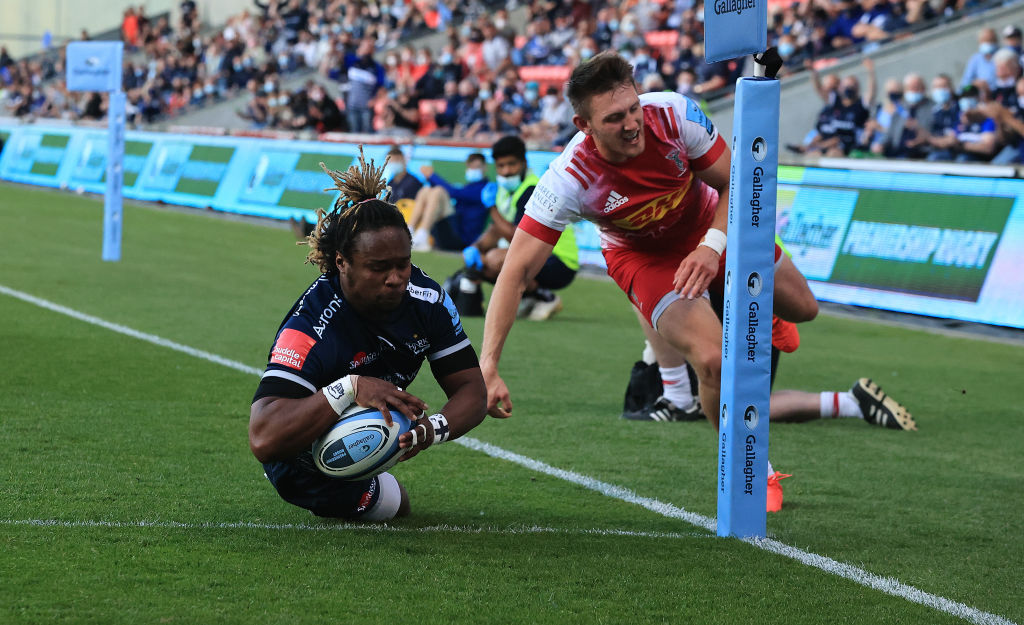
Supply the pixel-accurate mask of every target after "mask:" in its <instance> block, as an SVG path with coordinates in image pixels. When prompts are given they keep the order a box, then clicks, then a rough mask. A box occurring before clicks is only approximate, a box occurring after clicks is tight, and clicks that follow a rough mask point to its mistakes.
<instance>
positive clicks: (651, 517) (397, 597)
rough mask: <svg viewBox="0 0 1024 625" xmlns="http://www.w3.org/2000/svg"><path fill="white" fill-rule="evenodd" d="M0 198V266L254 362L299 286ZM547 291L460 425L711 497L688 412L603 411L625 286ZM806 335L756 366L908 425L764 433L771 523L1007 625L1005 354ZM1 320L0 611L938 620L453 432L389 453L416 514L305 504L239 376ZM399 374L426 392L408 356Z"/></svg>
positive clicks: (616, 402) (51, 326)
mask: <svg viewBox="0 0 1024 625" xmlns="http://www.w3.org/2000/svg"><path fill="white" fill-rule="evenodd" d="M0 197H2V198H3V199H2V200H0V285H2V286H3V287H7V288H8V289H13V290H17V291H20V292H24V293H28V294H31V295H32V296H35V297H38V298H42V299H45V300H48V301H51V302H54V303H56V304H59V305H61V306H65V307H68V308H70V309H73V310H76V311H79V312H81V313H83V314H87V315H92V316H94V317H97V318H100V319H103V320H105V321H107V322H110V323H115V324H121V325H123V326H127V327H130V328H133V329H135V330H138V331H140V332H144V333H148V334H152V335H155V336H159V337H162V338H163V339H167V340H169V341H174V342H177V343H180V344H183V345H187V346H190V347H192V348H195V349H199V350H204V351H206V352H210V353H213V354H217V355H219V356H222V357H224V358H228V359H231V360H235V361H238V362H241V363H244V364H246V365H248V366H250V367H254V368H262V367H263V365H264V364H265V359H266V355H267V350H268V348H269V346H270V341H271V340H272V339H273V336H274V332H275V330H276V328H277V326H278V323H279V322H280V320H281V317H282V316H283V315H284V314H285V312H287V310H288V307H289V306H290V305H291V303H292V302H293V301H294V299H295V298H296V297H297V296H298V295H299V294H301V293H302V292H303V290H304V289H305V288H306V286H307V285H308V283H309V282H310V281H311V280H312V279H313V278H314V270H313V269H312V268H311V267H309V266H304V265H303V262H302V261H303V255H304V252H303V248H299V247H296V246H295V244H294V240H293V238H292V235H291V233H290V232H289V231H288V230H283V229H278V228H269V227H266V226H262V225H258V224H253V223H248V222H240V221H233V220H226V219H216V218H211V217H209V216H207V215H204V214H202V212H200V211H189V212H182V211H170V210H161V209H157V208H153V207H142V206H135V205H129V206H126V210H125V218H124V250H123V260H122V261H121V262H119V263H104V262H102V261H101V260H100V247H101V234H102V203H101V202H100V201H99V200H97V199H95V198H89V197H77V196H74V195H69V194H64V193H57V192H51V191H44V190H37V189H28V188H24V187H18V186H12V185H2V186H0ZM414 262H417V263H418V264H420V265H421V266H422V267H423V268H424V269H425V270H427V271H428V273H430V274H431V275H432V276H433V277H434V278H435V279H438V280H440V279H443V278H444V276H445V275H447V274H448V273H450V272H451V271H452V270H453V269H454V267H455V263H456V261H455V259H454V258H453V257H450V256H442V255H431V254H424V255H421V254H417V255H416V256H415V258H414ZM564 300H565V305H566V309H565V311H563V313H562V314H560V315H559V316H557V317H556V318H555V319H553V320H552V321H550V322H547V323H531V322H520V323H518V324H516V326H515V328H514V329H513V333H512V335H511V337H510V339H509V344H508V348H507V350H506V353H505V356H504V359H503V373H504V375H505V378H506V380H507V381H508V383H509V385H510V387H511V389H512V393H513V400H514V401H515V402H516V404H515V416H514V417H513V418H512V419H510V420H508V421H497V420H494V419H487V420H486V421H485V422H484V424H483V425H482V426H481V427H479V428H477V430H475V431H474V432H473V433H472V434H471V436H473V437H474V438H476V439H479V440H481V441H485V442H487V443H491V444H493V445H497V446H499V447H501V448H503V449H506V450H509V451H512V452H515V453H518V454H522V455H524V456H527V457H529V458H534V459H537V460H539V461H542V462H545V463H548V464H550V465H552V466H554V467H558V468H561V469H565V470H569V471H574V472H576V473H579V474H582V475H586V476H589V477H592V478H595V479H598V480H602V481H604V482H607V483H610V484H615V485H618V486H622V487H625V488H628V489H631V490H633V491H635V492H636V493H637V494H639V495H640V496H642V497H647V498H651V499H658V500H660V501H663V502H667V503H671V504H673V505H675V506H678V507H682V508H685V509H686V510H688V511H692V512H695V513H698V514H701V515H705V516H708V517H713V516H714V514H715V498H714V496H715V453H716V451H715V445H714V438H713V436H712V434H711V428H710V426H709V425H708V424H706V423H670V424H656V423H634V422H624V421H622V420H620V419H618V413H619V411H620V409H621V402H622V392H623V390H624V386H625V382H626V380H627V376H628V372H629V369H630V367H631V365H632V363H633V361H634V360H635V359H636V358H637V357H638V356H639V353H640V349H641V347H642V341H641V337H640V333H639V330H638V328H637V326H636V322H635V319H634V318H633V315H632V313H631V312H630V310H629V308H628V305H627V302H626V300H625V298H624V297H623V296H622V295H621V294H620V293H619V292H618V291H617V289H616V288H615V286H614V285H613V284H611V283H610V282H607V281H601V280H589V279H588V280H578V281H577V282H576V283H575V284H573V285H572V286H571V287H570V288H569V289H568V290H567V291H566V292H565V293H564ZM464 321H465V325H466V327H467V331H468V332H469V334H470V336H471V338H472V339H473V340H474V343H475V344H476V345H478V346H479V342H480V337H481V333H482V323H481V321H480V320H479V319H466V320H464ZM801 333H802V336H803V345H802V346H801V348H800V350H799V351H798V352H796V353H795V354H792V355H785V356H783V361H782V365H781V369H780V374H779V379H778V383H777V386H778V388H798V389H804V390H841V389H845V388H848V387H849V385H850V384H851V383H852V382H853V381H854V380H855V379H856V378H858V377H861V376H865V375H866V376H870V377H873V378H875V379H877V380H879V381H880V382H881V384H882V385H883V386H884V387H885V388H886V390H888V391H889V392H890V393H892V395H893V396H895V397H896V398H897V399H899V400H900V401H902V402H903V403H905V404H907V405H908V406H909V407H910V409H911V411H912V412H913V414H914V416H915V418H916V419H917V421H918V424H919V427H920V431H919V432H897V431H891V430H882V429H879V428H874V427H870V426H868V425H866V424H864V423H863V422H860V421H856V420H836V421H816V422H812V423H808V424H801V425H778V426H773V427H772V430H771V449H772V452H771V455H772V462H773V464H774V465H775V466H776V468H778V469H779V470H782V471H784V472H787V473H793V474H794V477H793V478H791V479H789V480H786V481H785V482H784V483H783V484H784V486H785V490H786V502H785V507H784V509H783V511H782V512H781V513H779V514H774V515H770V517H769V520H768V530H769V533H770V535H771V536H772V537H773V538H775V539H776V540H778V541H780V542H782V543H785V544H787V545H791V546H793V547H797V548H799V549H802V550H805V551H807V552H809V553H814V554H821V555H823V556H827V557H829V558H832V559H834V560H837V561H839V562H844V563H848V564H850V565H853V566H855V567H859V568H861V569H863V570H865V571H868V572H870V573H873V574H876V575H880V576H884V577H893V578H896V579H898V580H899V581H900V582H903V583H904V584H908V585H910V586H913V587H915V588H917V589H920V590H921V591H924V592H927V593H931V594H933V595H936V596H938V597H944V598H947V599H950V600H952V601H956V602H960V603H963V604H965V605H967V606H971V607H972V608H976V609H977V610H980V611H982V617H981V618H982V619H983V620H984V619H986V618H995V620H991V621H990V622H1007V620H1008V621H1016V622H1021V621H1024V604H1022V602H1021V597H1022V593H1021V582H1020V575H1021V571H1022V565H1024V549H1022V545H1021V535H1022V529H1024V497H1022V495H1024V489H1022V486H1021V484H1022V483H1024V481H1022V480H1024V471H1022V468H1021V461H1022V449H1024V425H1022V424H1024V408H1022V405H1024V402H1022V401H1021V399H1022V395H1024V392H1022V383H1021V379H1022V377H1021V372H1022V371H1024V349H1022V348H1020V347H1018V346H1012V345H1003V344H995V343H989V342H982V341H974V340H968V339H962V338H950V337H945V336H938V335H934V334H928V333H925V332H920V331H912V330H906V329H899V328H893V327H886V326H880V325H876V324H871V323H864V322H857V321H850V320H843V319H837V318H834V317H829V316H825V315H823V316H821V317H820V318H819V319H817V320H815V321H813V322H811V323H809V324H805V326H804V327H802V328H801ZM0 341H2V345H3V356H2V363H3V367H2V375H0V397H2V401H0V484H3V487H2V488H0V623H4V624H6V623H19V624H20V623H52V622H61V623H102V624H108V623H245V624H251V623H260V624H268V623H289V624H290V623H325V622H345V623H385V624H389V625H391V624H394V623H402V622H417V623H454V622H464V623H552V624H562V623H580V624H587V625H591V624H594V623H613V624H614V623H754V622H757V623H809V624H810V623H928V624H931V623H954V622H961V621H960V619H958V618H956V617H954V616H952V615H950V614H948V613H944V612H942V611H939V610H935V609H933V608H931V607H926V606H923V605H919V604H917V603H913V602H911V601H908V600H906V599H904V598H901V597H896V596H891V595H889V594H884V593H881V592H879V591H876V590H872V589H869V588H866V587H864V586H861V585H858V584H856V583H854V582H852V581H849V580H847V579H843V578H841V577H838V576H836V575H832V574H829V573H826V572H824V571H822V570H819V569H817V568H811V567H808V566H805V565H804V564H801V563H799V562H797V561H795V560H792V559H788V558H784V557H780V556H777V555H773V554H771V553H767V552H765V551H763V550H760V549H756V548H754V547H752V546H751V545H748V544H745V543H743V542H741V541H738V540H732V539H718V538H715V537H713V536H711V535H710V534H709V533H708V532H707V531H705V530H703V529H700V528H697V527H694V526H692V525H687V524H686V523H684V522H682V521H680V520H677V519H673V518H668V517H666V516H662V515H659V514H657V513H655V512H652V511H649V510H647V509H644V508H642V507H640V506H637V505H633V504H629V503H625V502H623V501H620V500H617V499H614V498H611V497H607V496H604V495H602V494H600V493H597V492H594V491H592V490H587V489H585V488H582V487H580V486H578V485H575V484H571V483H568V482H565V481H563V480H560V479H557V478H555V477H553V476H550V475H545V474H542V473H537V472H534V471H531V470H529V469H527V468H524V467H522V466H519V465H516V464H513V463H510V462H507V461H503V460H498V459H495V458H492V457H489V456H487V455H484V454H482V453H480V452H477V451H474V450H471V449H468V448H466V447H464V446H460V445H455V444H450V445H445V446H444V447H440V448H437V449H432V450H430V451H428V452H426V453H424V454H421V455H420V456H419V457H418V458H416V459H415V460H413V461H411V462H409V463H404V464H402V465H399V466H398V468H397V469H396V470H395V474H396V476H397V477H398V478H399V479H400V480H401V481H402V482H403V483H405V484H406V486H407V488H408V490H409V493H410V495H411V498H412V505H413V515H412V516H411V517H410V518H408V519H405V520H402V521H399V522H396V523H393V524H391V525H390V526H389V527H388V528H387V529H378V528H372V527H356V526H351V525H345V524H335V523H329V522H324V521H321V520H318V519H315V518H313V517H312V516H310V515H309V514H308V513H306V512H305V511H303V510H299V509H297V508H294V507H291V506H289V505H287V504H285V503H284V502H283V501H281V500H280V499H279V498H278V497H277V495H276V494H275V493H274V491H273V489H272V487H271V486H270V485H269V483H267V481H266V480H265V479H264V477H263V475H262V470H261V467H260V466H259V465H258V464H257V463H256V461H255V460H254V459H253V458H252V456H251V455H250V453H249V450H248V446H247V442H246V423H247V419H248V409H249V403H250V401H251V397H252V393H253V391H254V390H255V387H256V383H257V379H256V377H255V376H254V375H252V374H250V373H242V372H239V371H236V370H232V369H230V368H227V367H224V366H222V365H219V364H215V363H212V362H208V361H206V360H202V359H200V358H196V357H194V356H190V355H187V354H184V353H180V352H177V351H172V350H170V349H168V348H166V347H161V346H157V345H153V344H151V343H148V342H144V341H141V340H138V339H135V338H130V337H128V336H125V335H123V334H118V333H115V332H112V331H110V330H108V329H105V328H103V327H99V326H96V325H91V324H89V323H85V322H83V321H81V320H78V319H74V318H71V317H68V316H66V315H62V314H59V313H57V312H53V311H50V310H46V309H43V308H40V307H38V306H35V305H33V304H30V303H27V302H25V301H22V300H20V299H17V298H14V297H11V296H9V295H3V294H0ZM410 390H412V391H413V392H416V393H418V394H420V395H421V396H423V397H424V398H426V399H427V401H428V402H429V403H432V404H434V405H440V403H442V402H441V393H440V391H439V389H438V388H437V387H436V385H435V383H434V382H433V380H432V379H431V378H430V376H429V371H427V370H426V369H424V372H423V375H421V377H420V379H419V380H418V381H417V382H416V383H415V384H414V385H413V386H412V387H411V389H410ZM1015 589H1016V590H1015ZM984 613H991V614H994V615H999V617H1002V619H1006V620H1000V619H999V618H997V617H990V616H986V615H985V614H984Z"/></svg>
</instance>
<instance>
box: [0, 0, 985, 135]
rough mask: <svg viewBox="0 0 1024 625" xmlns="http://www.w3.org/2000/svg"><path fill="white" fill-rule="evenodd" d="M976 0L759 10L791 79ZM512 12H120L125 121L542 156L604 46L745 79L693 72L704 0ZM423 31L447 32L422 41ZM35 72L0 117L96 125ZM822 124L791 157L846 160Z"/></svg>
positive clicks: (382, 8)
mask: <svg viewBox="0 0 1024 625" xmlns="http://www.w3.org/2000/svg"><path fill="white" fill-rule="evenodd" d="M980 1H981V0H837V1H833V0H795V1H789V0H769V27H770V31H771V33H770V34H771V42H772V43H773V44H776V45H777V46H778V48H779V52H780V54H781V55H782V56H783V57H784V58H785V59H786V60H787V66H788V67H789V68H791V69H790V70H789V71H794V69H793V68H796V69H802V68H803V67H804V66H805V65H807V66H811V65H812V64H813V62H815V61H817V60H820V59H822V58H824V57H828V56H829V55H836V54H842V53H847V52H851V51H858V50H865V49H869V48H870V47H871V46H876V45H878V44H879V43H881V42H884V41H887V40H890V39H895V38H899V37H903V36H908V35H909V33H910V32H911V31H912V30H913V29H915V28H918V27H920V26H921V25H923V24H926V23H930V21H934V20H935V19H936V18H952V17H956V16H959V15H962V14H964V13H965V12H969V11H972V10H975V9H978V8H979V7H980V6H981V5H980V4H979V2H980ZM516 6H517V5H516V2H515V0H511V2H507V0H469V1H468V2H464V1H461V0H368V1H364V0H266V1H261V0H254V2H253V8H252V10H247V11H243V12H242V13H240V14H238V15H235V16H234V17H232V18H230V19H229V20H228V22H227V24H226V25H224V26H223V27H221V28H218V29H215V30H209V31H204V30H203V29H202V27H201V25H200V23H199V20H198V13H197V8H196V3H195V2H194V1H193V0H186V1H184V2H182V3H181V6H180V10H179V11H178V12H177V15H179V18H178V19H175V20H174V23H173V24H172V23H171V22H170V21H169V20H168V19H167V18H166V17H161V18H158V19H155V20H154V19H150V18H149V17H148V16H147V15H146V13H145V11H144V9H143V8H142V7H141V6H140V7H137V8H136V7H129V8H127V9H126V10H125V13H124V19H123V22H122V25H121V32H122V38H123V40H124V41H125V44H126V48H127V50H128V53H127V56H126V62H125V71H124V88H125V91H126V92H127V94H128V114H129V120H130V121H131V122H133V123H136V124H141V123H151V122H155V121H158V120H166V119H174V117H175V116H177V115H178V114H180V113H181V112H183V111H188V110H194V109H197V108H200V107H203V106H205V105H206V104H209V103H211V102H216V101H220V100H223V99H226V98H233V97H235V96H238V95H243V96H244V103H242V104H240V105H239V107H238V111H237V112H238V115H239V116H240V117H242V118H244V119H245V120H246V121H247V123H248V125H249V126H250V127H252V128H259V129H262V128H270V129H282V130H304V129H308V130H312V131H315V132H331V131H339V132H354V133H375V134H386V135H392V136H397V137H407V136H412V135H421V136H422V135H430V136H437V137H446V138H453V139H457V140H462V141H470V142H479V143H487V142H490V141H493V140H494V139H495V138H497V137H499V136H501V135H504V134H506V133H509V132H516V133H519V134H520V135H521V136H523V137H524V138H525V139H526V140H527V141H528V142H529V143H530V144H531V145H534V146H538V147H546V146H557V145H562V144H564V142H565V141H566V140H567V138H568V137H570V136H571V135H572V133H573V132H574V128H573V126H572V123H571V119H572V111H571V109H570V107H569V105H568V103H567V102H566V101H565V98H564V97H563V90H564V83H565V80H566V79H567V77H568V75H569V73H570V72H571V70H572V68H573V67H575V66H576V65H577V64H579V63H581V62H584V61H586V60H587V59H588V58H590V57H591V56H593V54H595V53H596V52H598V51H600V50H605V49H609V48H614V49H617V50H619V51H620V52H621V53H622V54H623V56H625V57H626V58H627V59H628V60H630V61H631V62H632V63H633V65H634V67H635V72H636V78H637V81H638V83H639V84H640V85H641V86H642V88H643V90H645V91H660V90H674V91H678V92H680V93H683V94H686V95H690V96H693V97H695V98H697V99H711V98H714V97H717V96H720V95H723V94H725V93H727V92H728V91H729V90H730V89H731V87H732V85H733V84H734V82H735V78H736V77H737V76H739V75H740V74H742V73H743V72H744V68H743V67H742V63H737V62H735V61H732V62H720V63H712V64H708V63H705V62H704V48H703V45H704V44H703V40H704V33H703V31H704V29H703V11H704V7H703V4H702V2H701V0H624V1H622V2H611V1H609V0H567V1H561V2H560V1H556V0H532V1H531V2H529V4H527V5H526V6H525V7H523V8H522V10H516ZM510 8H511V9H512V11H511V12H510ZM513 13H514V15H515V19H513V17H512V15H513ZM523 13H525V17H523V15H522V14H523ZM517 24H522V26H518V27H517ZM429 33H434V34H441V35H443V37H436V36H435V37H433V38H430V39H418V36H419V35H423V34H429ZM417 41H420V42H423V41H433V42H434V43H433V44H432V45H426V44H422V43H417ZM40 65H43V64H39V63H37V64H36V66H35V67H33V64H32V63H28V62H24V61H19V62H14V61H13V59H9V58H2V57H0V67H2V69H0V71H2V72H3V74H2V77H3V81H2V82H3V86H2V89H3V92H2V93H0V111H2V110H4V109H5V110H6V112H8V113H10V114H16V115H36V116H56V117H67V118H72V119H78V118H99V117H102V116H103V114H104V111H105V97H104V96H102V95H98V94H84V95H79V94H68V93H67V92H66V90H64V89H63V86H62V82H61V80H60V78H59V76H60V75H61V74H62V71H63V70H62V62H61V61H60V60H59V59H58V60H56V61H55V62H54V63H53V64H52V67H49V68H48V67H45V66H40ZM986 67H987V65H983V66H982V67H981V69H984V68H986ZM297 73H298V74H297ZM54 76H57V77H58V78H57V79H56V80H49V79H50V78H53V77H54ZM286 82H287V83H289V84H291V85H292V87H290V88H289V87H288V86H286V84H285V83H286ZM836 93H838V92H836ZM954 95H955V94H954ZM981 95H982V97H981V98H980V99H981V101H982V102H987V100H986V99H985V96H984V94H981ZM954 99H955V98H954ZM834 101H838V102H840V103H842V98H833V97H832V96H829V105H830V106H831V105H833V104H834ZM873 104H874V102H873V101H870V102H867V103H866V104H865V108H868V109H870V108H871V107H872V106H873ZM890 108H891V107H890ZM882 113H883V114H882V121H884V119H885V114H884V111H883V112H882ZM872 114H873V113H869V116H870V115H872ZM859 115H860V113H857V114H856V115H855V117H856V116H859ZM854 121H856V120H854ZM837 123H840V122H836V121H835V120H833V121H832V122H831V125H833V126H834V125H836V124H837ZM863 123H864V124H867V120H865V121H864V122H863ZM840 125H841V123H840ZM819 126H820V128H819V131H824V132H819V135H820V137H819V138H817V139H815V140H814V141H809V142H808V144H807V145H806V146H803V147H802V148H801V149H805V150H806V151H808V152H813V151H815V150H819V151H821V152H828V151H831V152H832V153H835V152H836V150H837V149H842V150H845V151H847V152H850V151H853V148H852V147H851V142H850V141H849V140H848V139H843V143H842V146H841V148H836V147H835V146H834V145H832V144H831V143H830V142H829V141H828V140H829V139H830V132H829V128H830V127H831V126H830V125H829V124H828V123H824V124H819ZM878 133H880V131H877V132H876V134H878ZM862 140H863V138H862V137H861V138H858V140H857V141H862ZM861 147H863V146H861ZM868 147H869V148H870V145H869V146H868Z"/></svg>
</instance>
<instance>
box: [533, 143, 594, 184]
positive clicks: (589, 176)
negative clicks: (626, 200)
mask: <svg viewBox="0 0 1024 625" xmlns="http://www.w3.org/2000/svg"><path fill="white" fill-rule="evenodd" d="M588 139H589V138H588V137H587V135H586V134H584V133H583V132H577V133H576V136H574V137H573V138H572V141H570V142H569V143H568V144H566V146H565V148H564V149H563V150H562V153H561V154H559V155H558V157H557V158H555V160H553V161H551V164H550V165H548V169H547V171H545V172H544V175H543V176H541V182H540V184H538V185H537V190H538V191H539V190H540V189H542V188H547V189H549V190H550V191H552V192H554V193H556V194H558V195H560V196H562V197H564V198H571V197H575V194H576V193H578V192H579V191H580V190H585V189H587V188H589V186H590V185H591V184H594V182H595V181H596V180H597V179H598V178H599V177H600V175H601V170H602V168H603V164H602V162H601V159H600V158H599V157H598V155H597V149H596V148H595V147H594V144H593V141H592V140H588ZM535 193H536V192H535Z"/></svg>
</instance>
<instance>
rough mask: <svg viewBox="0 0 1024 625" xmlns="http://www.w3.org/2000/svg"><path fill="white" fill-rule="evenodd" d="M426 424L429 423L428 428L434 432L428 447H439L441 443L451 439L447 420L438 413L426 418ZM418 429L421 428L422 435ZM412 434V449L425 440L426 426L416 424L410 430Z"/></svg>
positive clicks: (424, 424)
mask: <svg viewBox="0 0 1024 625" xmlns="http://www.w3.org/2000/svg"><path fill="white" fill-rule="evenodd" d="M421 418H422V417H421ZM427 422H429V423H430V427H431V428H433V430H434V440H433V441H432V442H431V443H430V445H440V444H441V443H444V442H447V441H448V439H449V438H451V431H450V430H449V429H448V419H446V418H445V416H444V415H443V414H441V413H440V412H439V413H437V414H432V415H430V416H429V417H427ZM420 428H423V430H422V433H421V431H420ZM409 431H410V432H411V433H412V447H415V446H416V445H419V444H420V443H421V442H422V441H424V440H426V438H427V424H426V423H422V422H420V423H418V424H417V425H415V426H414V427H413V428H412V429H411V430H409Z"/></svg>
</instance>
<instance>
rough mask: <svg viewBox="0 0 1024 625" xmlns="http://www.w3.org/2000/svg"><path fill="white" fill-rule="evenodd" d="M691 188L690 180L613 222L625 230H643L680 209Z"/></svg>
mask: <svg viewBox="0 0 1024 625" xmlns="http://www.w3.org/2000/svg"><path fill="white" fill-rule="evenodd" d="M691 182H692V181H691ZM689 190H690V182H687V183H686V185H685V186H683V187H682V188H680V189H677V190H675V191H673V192H672V193H666V194H665V195H663V196H661V197H658V198H655V199H653V200H651V201H650V202H647V203H646V204H644V205H642V206H640V208H638V209H637V210H635V211H633V212H632V213H630V214H629V215H627V216H625V217H622V218H620V219H616V220H614V221H613V222H612V223H613V224H615V225H616V226H618V227H619V228H622V229H623V230H641V229H643V228H645V227H647V226H648V225H650V224H652V223H655V222H658V221H661V220H662V219H663V218H664V217H665V215H667V214H668V213H669V212H670V211H672V210H675V209H678V208H679V206H680V205H681V204H682V202H683V197H684V196H685V195H686V192H687V191H689Z"/></svg>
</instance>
